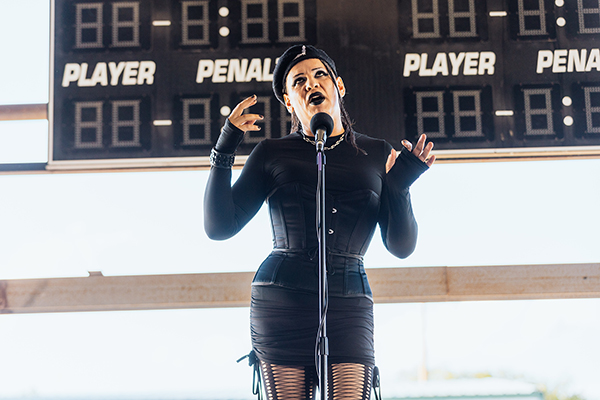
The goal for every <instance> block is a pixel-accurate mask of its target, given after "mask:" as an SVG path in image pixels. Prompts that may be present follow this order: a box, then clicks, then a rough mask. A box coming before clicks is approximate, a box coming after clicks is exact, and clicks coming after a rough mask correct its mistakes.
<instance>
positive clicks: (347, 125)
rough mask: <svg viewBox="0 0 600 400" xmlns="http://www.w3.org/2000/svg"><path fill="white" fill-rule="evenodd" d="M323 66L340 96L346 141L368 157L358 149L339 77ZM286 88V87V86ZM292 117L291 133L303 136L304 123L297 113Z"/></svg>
mask: <svg viewBox="0 0 600 400" xmlns="http://www.w3.org/2000/svg"><path fill="white" fill-rule="evenodd" d="M323 65H324V66H325V68H326V69H327V72H328V73H329V77H330V78H331V80H332V81H333V83H334V86H335V91H336V93H337V95H338V100H339V102H340V117H341V119H342V127H343V128H344V132H345V135H346V140H347V141H348V143H350V145H352V147H354V148H355V149H356V151H357V152H361V153H363V154H364V155H367V152H366V151H364V150H363V149H361V148H360V147H358V145H357V144H356V136H355V135H354V134H355V131H354V129H353V128H352V127H353V126H354V121H352V119H351V118H350V114H348V111H347V110H346V106H345V105H344V99H343V97H342V94H341V93H340V89H339V88H338V86H337V82H336V81H335V78H334V77H336V76H337V75H336V74H334V73H333V71H332V70H331V67H329V65H327V63H323ZM284 88H285V86H284ZM283 93H285V89H284V90H283ZM291 115H292V129H291V132H290V133H296V132H298V133H300V134H302V130H303V129H302V123H301V122H300V119H299V118H298V116H297V115H296V113H295V112H292V113H291Z"/></svg>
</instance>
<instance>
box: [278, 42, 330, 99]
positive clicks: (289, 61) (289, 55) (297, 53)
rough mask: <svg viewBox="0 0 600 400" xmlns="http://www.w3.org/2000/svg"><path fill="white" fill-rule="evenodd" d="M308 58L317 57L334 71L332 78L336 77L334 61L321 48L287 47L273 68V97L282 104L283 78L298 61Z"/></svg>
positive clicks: (298, 45) (300, 45) (299, 45)
mask: <svg viewBox="0 0 600 400" xmlns="http://www.w3.org/2000/svg"><path fill="white" fill-rule="evenodd" d="M309 58H318V59H319V60H321V61H322V62H323V64H326V65H327V66H329V68H331V70H332V71H333V73H334V75H335V76H334V78H336V77H337V70H336V69H335V63H334V62H333V60H332V59H331V57H329V56H328V55H327V53H325V52H324V51H323V50H321V49H317V48H316V47H313V46H310V45H303V44H297V45H294V46H292V47H290V48H289V49H287V50H286V51H285V52H284V53H283V54H282V55H281V57H279V61H277V65H275V69H274V70H273V92H274V93H275V97H277V100H279V101H280V102H281V103H282V104H285V101H284V99H283V91H284V89H285V78H287V75H288V73H289V72H290V69H292V67H293V66H294V65H296V64H298V63H299V62H300V61H304V60H307V59H309Z"/></svg>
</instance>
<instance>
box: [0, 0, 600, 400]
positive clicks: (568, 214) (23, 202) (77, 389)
mask: <svg viewBox="0 0 600 400" xmlns="http://www.w3.org/2000/svg"><path fill="white" fill-rule="evenodd" d="M48 19H49V17H48V1H47V0H18V1H17V0H0V57H1V62H0V104H17V103H46V102H47V101H48V89H47V87H48V37H47V33H48ZM45 35H46V36H45ZM25 49H26V50H25ZM46 159H47V122H45V121H35V122H0V162H44V161H46ZM599 176H600V160H574V161H552V162H550V161H539V162H526V163H522V162H512V163H475V164H454V165H450V164H445V165H442V164H440V165H435V166H434V168H432V169H431V170H430V171H428V172H427V173H426V174H425V175H424V176H423V177H422V178H421V179H419V180H418V181H417V182H416V183H415V184H414V185H413V188H412V195H413V206H414V209H415V213H416V215H417V219H418V221H419V226H420V237H419V244H418V247H417V250H416V251H415V253H414V254H413V255H412V256H411V257H409V258H408V259H406V260H398V259H396V258H394V257H393V256H391V255H389V254H388V253H387V252H386V251H385V250H384V249H383V246H382V244H381V241H380V240H379V239H378V238H377V237H376V240H375V241H374V243H373V245H372V247H371V249H370V250H369V253H368V254H367V258H366V264H367V265H368V266H369V267H382V266H390V267H394V266H443V265H448V266H461V265H503V264H552V263H580V262H599V260H600V246H598V236H599V235H598V229H599V228H598V227H599V226H600V212H599V211H598V204H600V185H599V184H598V177H599ZM205 181H206V173H205V172H155V173H149V172H146V173H119V174H53V175H0V279H18V278H38V277H58V276H87V271H94V270H101V271H103V273H104V274H105V275H131V274H165V273H166V274H170V273H198V272H217V271H218V272H224V271H251V270H255V269H256V267H257V265H258V264H259V263H260V261H261V260H262V259H263V258H264V257H265V256H266V254H268V252H269V249H270V241H271V239H270V228H269V225H268V224H269V222H268V217H267V215H266V213H265V209H264V208H263V209H262V210H261V212H260V213H259V215H258V216H257V217H256V218H255V219H254V220H253V221H252V222H251V223H250V224H249V226H248V227H246V229H245V230H244V231H243V232H241V233H240V234H239V235H238V236H237V237H235V238H233V239H231V240H229V241H226V242H212V241H210V240H209V239H208V238H206V236H205V234H204V231H203V228H202V226H203V224H202V197H203V191H204V185H205ZM232 249H235V251H232ZM423 316H425V318H426V327H427V328H426V332H425V337H426V339H427V340H426V343H427V362H428V367H429V369H430V370H431V371H432V372H433V376H434V377H438V378H440V377H443V376H444V375H445V374H446V373H452V374H454V375H461V374H474V373H481V372H490V373H493V374H494V375H496V376H508V377H519V378H521V379H523V380H527V381H530V382H534V383H544V384H546V385H548V386H549V387H550V388H559V389H560V390H563V391H564V392H565V393H569V394H574V393H580V394H582V395H583V396H584V397H585V398H587V399H600V383H599V381H598V378H597V372H598V360H600V344H599V343H598V337H600V300H599V299H590V300H538V301H506V302H463V303H446V304H444V303H431V304H427V305H425V306H422V305H421V304H388V305H377V306H376V343H377V344H376V346H377V347H376V351H377V362H378V364H379V366H380V368H381V371H382V375H383V385H384V387H383V392H384V396H386V397H387V396H391V395H392V394H393V393H394V391H395V390H401V387H402V382H406V381H410V380H411V379H415V378H416V372H417V367H418V365H419V363H420V360H421V354H422V347H421V337H422V334H423V333H422V330H421V326H422V322H421V318H422V317H423ZM0 343H2V344H3V345H2V352H1V356H0V360H2V362H0V399H1V398H6V397H9V396H39V397H65V396H87V397H98V396H121V397H125V396H129V397H144V396H145V397H157V396H163V397H171V398H182V397H189V396H194V397H211V398H223V399H224V398H251V396H250V383H251V373H250V368H248V367H247V365H239V364H235V359H237V358H238V357H240V356H241V355H243V354H245V353H247V352H248V350H249V348H250V342H249V332H248V310H247V309H244V308H241V309H203V310H166V311H136V312H101V313H69V314H31V315H26V314H21V315H0Z"/></svg>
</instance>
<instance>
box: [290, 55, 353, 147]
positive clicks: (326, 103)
mask: <svg viewBox="0 0 600 400" xmlns="http://www.w3.org/2000/svg"><path fill="white" fill-rule="evenodd" d="M336 85H337V87H338V89H339V91H340V95H342V96H343V95H344V94H345V87H344V82H343V81H342V78H339V77H338V78H337V79H336V80H335V81H334V80H333V78H332V77H331V76H330V74H329V72H328V71H327V68H325V65H323V62H321V60H319V59H318V58H309V59H307V60H304V61H300V62H299V63H298V64H296V65H294V66H293V67H292V69H290V72H289V73H288V75H287V78H286V81H285V93H284V94H283V98H284V100H285V106H286V108H287V109H288V111H289V112H290V113H291V112H295V113H296V115H297V116H298V119H300V122H301V123H302V126H303V129H304V132H305V133H307V134H311V132H310V120H311V118H312V117H313V115H315V114H317V113H320V112H325V113H327V114H329V115H330V116H331V118H333V121H334V124H335V125H334V132H332V136H334V135H336V134H341V133H342V132H343V127H342V120H341V116H340V115H341V114H340V100H339V96H338V93H337V90H336Z"/></svg>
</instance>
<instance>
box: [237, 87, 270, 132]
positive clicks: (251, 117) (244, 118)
mask: <svg viewBox="0 0 600 400" xmlns="http://www.w3.org/2000/svg"><path fill="white" fill-rule="evenodd" d="M256 102H257V97H256V95H252V96H250V97H247V98H245V99H244V100H242V101H240V102H239V103H238V104H237V105H236V106H235V108H234V109H233V111H231V114H229V117H228V119H229V121H230V122H231V123H232V124H233V125H235V126H236V127H238V128H239V129H240V130H242V131H245V132H247V131H259V130H260V129H261V128H260V126H258V125H254V124H255V123H256V121H259V120H262V119H264V118H265V117H263V116H262V115H259V114H244V110H246V109H247V108H249V107H252V106H253V105H255V104H256Z"/></svg>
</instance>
